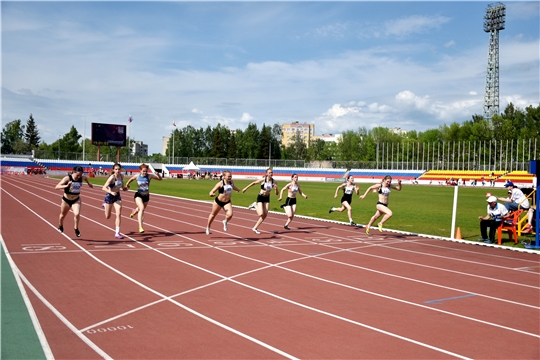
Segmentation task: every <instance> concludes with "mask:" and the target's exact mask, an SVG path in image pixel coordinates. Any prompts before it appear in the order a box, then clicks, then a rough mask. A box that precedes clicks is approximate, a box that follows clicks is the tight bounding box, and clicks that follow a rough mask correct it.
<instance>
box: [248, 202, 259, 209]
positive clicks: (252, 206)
mask: <svg viewBox="0 0 540 360" xmlns="http://www.w3.org/2000/svg"><path fill="white" fill-rule="evenodd" d="M255 204H257V203H252V204H251V205H249V206H248V210H253V209H255Z"/></svg>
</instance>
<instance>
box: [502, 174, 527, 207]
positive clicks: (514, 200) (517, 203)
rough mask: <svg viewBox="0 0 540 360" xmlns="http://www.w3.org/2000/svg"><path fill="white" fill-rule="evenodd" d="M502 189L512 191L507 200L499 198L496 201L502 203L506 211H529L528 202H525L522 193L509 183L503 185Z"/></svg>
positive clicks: (525, 198)
mask: <svg viewBox="0 0 540 360" xmlns="http://www.w3.org/2000/svg"><path fill="white" fill-rule="evenodd" d="M504 187H506V188H508V190H509V191H510V190H512V194H509V195H510V196H509V197H508V198H502V197H500V198H498V199H497V200H499V201H502V202H504V206H505V207H506V209H507V210H509V211H516V210H517V209H518V208H520V209H523V210H529V206H530V205H529V200H527V197H526V196H525V194H523V191H521V190H519V189H518V188H517V187H516V186H515V185H514V183H513V182H511V181H508V182H507V183H506V184H504Z"/></svg>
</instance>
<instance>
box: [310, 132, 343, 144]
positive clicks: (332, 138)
mask: <svg viewBox="0 0 540 360" xmlns="http://www.w3.org/2000/svg"><path fill="white" fill-rule="evenodd" d="M319 139H320V140H322V141H326V142H334V143H337V142H338V141H340V140H341V134H322V135H320V136H318V135H317V136H314V137H313V140H319Z"/></svg>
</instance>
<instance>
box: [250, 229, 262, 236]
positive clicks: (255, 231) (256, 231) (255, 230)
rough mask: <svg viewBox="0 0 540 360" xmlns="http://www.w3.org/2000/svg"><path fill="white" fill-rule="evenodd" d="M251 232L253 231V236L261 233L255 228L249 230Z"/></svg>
mask: <svg viewBox="0 0 540 360" xmlns="http://www.w3.org/2000/svg"><path fill="white" fill-rule="evenodd" d="M251 230H253V232H254V233H255V234H257V235H259V234H260V233H261V232H260V231H259V230H257V229H255V228H253V229H251Z"/></svg>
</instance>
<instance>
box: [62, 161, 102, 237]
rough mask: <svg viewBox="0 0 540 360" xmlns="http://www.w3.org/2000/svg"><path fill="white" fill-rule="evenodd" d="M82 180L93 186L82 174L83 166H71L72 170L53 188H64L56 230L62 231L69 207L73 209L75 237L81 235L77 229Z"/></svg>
mask: <svg viewBox="0 0 540 360" xmlns="http://www.w3.org/2000/svg"><path fill="white" fill-rule="evenodd" d="M83 181H85V182H86V183H87V184H88V186H89V187H91V188H93V187H94V186H93V185H92V184H90V182H89V181H88V178H87V177H86V176H85V175H84V173H83V168H82V167H81V166H75V167H74V168H73V172H72V173H71V174H69V175H67V176H64V178H63V179H62V180H60V182H59V183H58V184H57V185H56V187H55V189H64V195H63V196H62V203H61V204H60V217H59V219H58V224H59V225H58V231H60V232H64V218H65V217H66V215H67V213H68V212H69V209H71V210H73V227H74V228H75V235H77V237H80V236H81V232H80V231H79V218H80V215H81V197H80V195H81V187H82V182H83Z"/></svg>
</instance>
